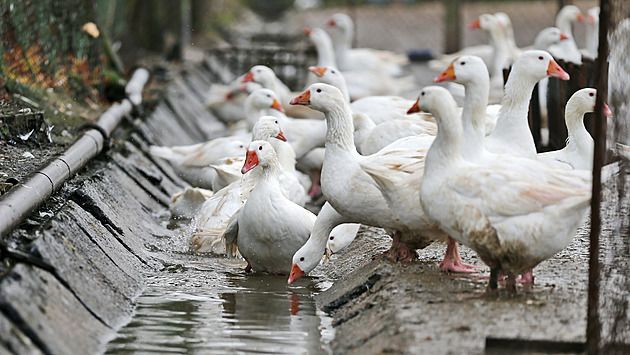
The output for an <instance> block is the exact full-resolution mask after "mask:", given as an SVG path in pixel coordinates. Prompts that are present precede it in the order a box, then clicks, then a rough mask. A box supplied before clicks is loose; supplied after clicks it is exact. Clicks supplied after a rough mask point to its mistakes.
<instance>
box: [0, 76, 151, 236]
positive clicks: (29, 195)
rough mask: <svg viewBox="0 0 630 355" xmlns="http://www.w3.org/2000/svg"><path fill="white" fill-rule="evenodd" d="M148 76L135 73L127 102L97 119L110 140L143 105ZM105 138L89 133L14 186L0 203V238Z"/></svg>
mask: <svg viewBox="0 0 630 355" xmlns="http://www.w3.org/2000/svg"><path fill="white" fill-rule="evenodd" d="M148 80H149V72H148V71H147V70H146V69H144V68H139V69H137V70H136V71H135V72H134V73H133V75H132V77H131V79H130V80H129V82H128V83H127V86H126V88H125V93H126V94H127V97H128V99H124V100H123V101H122V102H121V103H119V104H118V103H117V104H114V105H112V106H111V107H110V108H109V110H107V111H105V113H103V115H102V116H101V117H100V118H99V120H98V123H97V125H98V126H100V127H101V128H102V129H103V131H104V132H106V133H107V135H108V136H109V135H110V134H111V133H112V131H113V130H114V129H115V128H116V126H118V124H119V123H120V121H121V119H122V118H123V117H124V116H125V115H127V114H129V113H131V110H132V109H133V107H134V106H137V105H139V104H140V103H141V101H142V89H143V88H144V86H145V85H146V83H147V82H148ZM104 143H105V137H104V136H103V134H102V133H101V132H99V130H97V129H89V130H87V131H86V132H85V133H83V135H82V136H81V137H80V138H79V139H78V140H77V141H76V142H75V143H74V144H73V145H72V146H70V148H68V150H66V151H65V152H64V153H63V154H62V155H61V156H59V157H57V158H55V159H54V160H53V161H52V162H51V163H50V164H48V166H46V167H45V168H43V169H41V170H39V171H36V172H35V173H33V174H32V176H31V177H30V178H29V179H28V180H27V181H26V182H24V183H22V184H19V185H17V186H15V187H14V188H13V189H11V190H10V191H9V193H8V194H7V195H5V196H4V198H3V199H2V200H1V201H0V237H1V236H5V235H7V234H8V233H10V232H11V231H12V230H13V228H15V227H16V226H17V225H18V224H20V223H21V222H22V220H24V219H25V218H26V217H27V216H29V215H30V214H31V212H33V210H35V209H36V208H37V207H38V206H39V205H40V204H42V203H43V202H44V201H46V199H48V198H49V197H50V196H51V195H52V194H53V193H54V192H55V191H57V190H58V189H59V188H60V187H61V185H62V184H63V183H64V182H65V181H66V180H67V179H68V178H70V177H71V176H73V175H74V174H75V173H76V172H77V171H78V170H79V169H81V168H83V167H84V166H85V165H86V164H87V163H88V162H89V161H90V160H91V159H92V158H93V157H95V156H96V155H98V154H99V153H100V152H101V151H102V150H103V147H104Z"/></svg>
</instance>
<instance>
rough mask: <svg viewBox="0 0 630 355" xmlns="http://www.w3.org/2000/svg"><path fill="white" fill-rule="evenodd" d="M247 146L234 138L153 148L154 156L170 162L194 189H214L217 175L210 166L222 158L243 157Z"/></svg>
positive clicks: (150, 149) (150, 150)
mask: <svg viewBox="0 0 630 355" xmlns="http://www.w3.org/2000/svg"><path fill="white" fill-rule="evenodd" d="M246 147H247V144H246V143H245V142H244V141H242V140H240V139H235V138H234V137H219V138H215V139H213V140H210V141H208V142H205V143H198V144H193V145H187V146H174V147H160V146H151V147H150V148H149V152H150V154H151V155H152V156H154V157H157V158H162V159H164V160H167V161H169V162H170V163H171V164H172V165H173V167H174V168H175V170H176V171H177V173H178V174H179V175H180V176H181V177H182V178H183V179H184V180H186V182H188V183H189V184H190V185H192V186H193V187H201V188H205V189H212V183H213V182H214V180H215V179H216V173H215V172H214V170H213V169H212V168H211V167H210V166H209V165H210V164H213V163H215V162H217V161H219V160H220V159H222V158H225V157H231V156H236V155H242V154H243V152H244V151H245V148H246Z"/></svg>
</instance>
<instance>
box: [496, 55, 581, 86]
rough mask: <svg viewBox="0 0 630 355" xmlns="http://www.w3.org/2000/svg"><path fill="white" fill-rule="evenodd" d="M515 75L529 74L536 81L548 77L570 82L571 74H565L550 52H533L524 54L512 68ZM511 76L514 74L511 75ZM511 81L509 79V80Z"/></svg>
mask: <svg viewBox="0 0 630 355" xmlns="http://www.w3.org/2000/svg"><path fill="white" fill-rule="evenodd" d="M512 72H513V73H527V75H530V76H531V77H532V78H535V79H536V81H539V80H541V79H543V78H545V77H547V76H551V77H554V78H558V79H561V80H569V79H570V77H569V74H568V73H567V72H565V71H564V70H563V69H562V68H561V67H560V65H558V63H556V61H555V60H553V57H552V56H551V54H549V52H545V51H541V50H532V51H526V52H524V53H523V54H522V55H521V56H520V58H518V60H517V61H516V62H515V63H514V66H513V67H512ZM510 76H512V74H511V73H510ZM508 81H509V78H508Z"/></svg>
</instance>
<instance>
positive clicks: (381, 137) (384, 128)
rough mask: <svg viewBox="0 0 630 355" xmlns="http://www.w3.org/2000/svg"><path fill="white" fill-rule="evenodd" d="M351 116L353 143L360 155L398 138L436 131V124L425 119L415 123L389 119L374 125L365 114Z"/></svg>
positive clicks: (374, 150) (430, 134)
mask: <svg viewBox="0 0 630 355" xmlns="http://www.w3.org/2000/svg"><path fill="white" fill-rule="evenodd" d="M352 117H353V125H354V143H355V145H356V147H357V150H358V151H359V153H361V154H362V155H370V154H374V153H376V152H378V151H379V150H381V149H383V148H384V147H385V146H387V145H389V144H390V143H392V142H394V141H396V140H398V139H400V138H405V137H411V136H419V135H429V136H435V134H436V133H437V126H433V125H431V124H429V122H426V121H421V122H420V124H416V123H415V121H413V120H409V121H406V120H391V121H388V122H383V123H381V124H379V125H376V124H375V123H374V122H373V121H372V120H371V119H370V117H368V116H367V115H365V114H362V113H355V114H354V115H352ZM423 123H424V124H423Z"/></svg>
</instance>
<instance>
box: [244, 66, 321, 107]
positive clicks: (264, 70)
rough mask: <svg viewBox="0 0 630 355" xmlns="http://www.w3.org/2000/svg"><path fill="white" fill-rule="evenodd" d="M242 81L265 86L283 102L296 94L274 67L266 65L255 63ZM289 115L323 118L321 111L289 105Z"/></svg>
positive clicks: (286, 101)
mask: <svg viewBox="0 0 630 355" xmlns="http://www.w3.org/2000/svg"><path fill="white" fill-rule="evenodd" d="M241 82H243V83H248V82H253V83H256V84H259V85H261V86H262V87H263V88H267V89H270V90H272V91H273V92H275V93H276V95H278V98H279V99H280V102H281V103H288V102H289V101H291V99H292V98H293V97H294V96H295V95H296V93H294V92H292V91H291V89H289V87H288V86H287V85H286V84H284V83H283V82H282V80H280V79H279V78H278V77H277V76H276V73H275V72H274V71H273V69H271V68H269V67H268V66H265V65H255V66H253V67H252V68H251V69H250V70H249V71H248V72H247V73H246V74H245V76H243V78H242V80H241ZM287 115H289V116H291V117H300V118H318V119H322V118H323V116H322V114H321V113H319V112H317V111H314V110H311V109H309V108H308V107H287Z"/></svg>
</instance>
